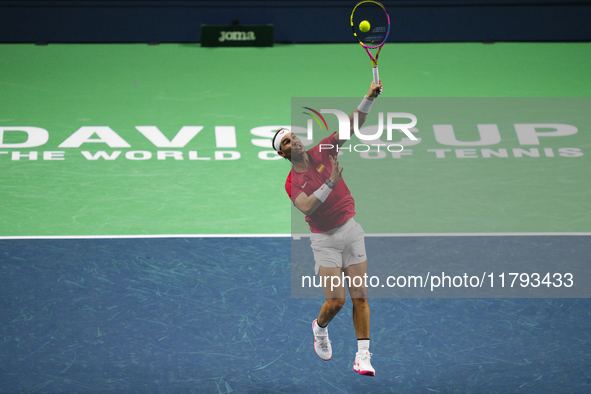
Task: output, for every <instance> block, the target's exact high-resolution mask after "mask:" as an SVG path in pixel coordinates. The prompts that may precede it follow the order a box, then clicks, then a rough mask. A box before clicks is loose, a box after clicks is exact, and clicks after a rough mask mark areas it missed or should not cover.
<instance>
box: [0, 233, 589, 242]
mask: <svg viewBox="0 0 591 394" xmlns="http://www.w3.org/2000/svg"><path fill="white" fill-rule="evenodd" d="M365 236H366V237H521V236H591V232H546V233H532V232H529V233H373V234H372V233H366V234H365ZM306 237H310V234H309V233H308V234H143V235H140V234H136V235H14V236H0V240H3V239H8V240H10V239H130V238H139V239H142V238H293V239H295V240H298V239H301V238H306Z"/></svg>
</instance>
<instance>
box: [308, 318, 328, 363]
mask: <svg viewBox="0 0 591 394" xmlns="http://www.w3.org/2000/svg"><path fill="white" fill-rule="evenodd" d="M316 320H318V319H316ZM316 320H314V321H313V322H312V332H313V333H314V350H315V351H316V354H317V355H318V357H320V358H321V359H323V360H324V361H328V360H330V359H331V358H332V345H331V342H330V340H329V339H328V329H326V335H318V334H316V330H315V329H314V326H315V325H316V324H317V323H316Z"/></svg>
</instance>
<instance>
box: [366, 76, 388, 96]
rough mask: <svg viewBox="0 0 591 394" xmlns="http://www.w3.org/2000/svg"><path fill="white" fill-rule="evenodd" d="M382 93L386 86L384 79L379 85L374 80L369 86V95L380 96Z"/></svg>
mask: <svg viewBox="0 0 591 394" xmlns="http://www.w3.org/2000/svg"><path fill="white" fill-rule="evenodd" d="M382 93H384V86H383V84H382V80H381V79H380V83H379V84H377V85H376V84H375V83H374V82H373V81H371V86H370V88H369V93H367V97H368V98H370V97H378V96H379V95H380V94H382Z"/></svg>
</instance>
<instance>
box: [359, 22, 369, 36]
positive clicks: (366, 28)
mask: <svg viewBox="0 0 591 394" xmlns="http://www.w3.org/2000/svg"><path fill="white" fill-rule="evenodd" d="M370 28H371V26H370V24H369V22H368V21H363V22H361V23H360V24H359V30H361V31H362V32H364V33H366V32H368V31H369V29H370Z"/></svg>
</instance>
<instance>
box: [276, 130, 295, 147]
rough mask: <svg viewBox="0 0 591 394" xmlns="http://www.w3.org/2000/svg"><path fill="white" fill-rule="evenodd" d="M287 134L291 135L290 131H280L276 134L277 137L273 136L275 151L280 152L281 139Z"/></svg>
mask: <svg viewBox="0 0 591 394" xmlns="http://www.w3.org/2000/svg"><path fill="white" fill-rule="evenodd" d="M287 133H291V131H289V130H288V129H281V131H279V133H277V135H276V136H275V139H273V148H275V150H281V139H282V138H283V137H284V136H285V134H287Z"/></svg>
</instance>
